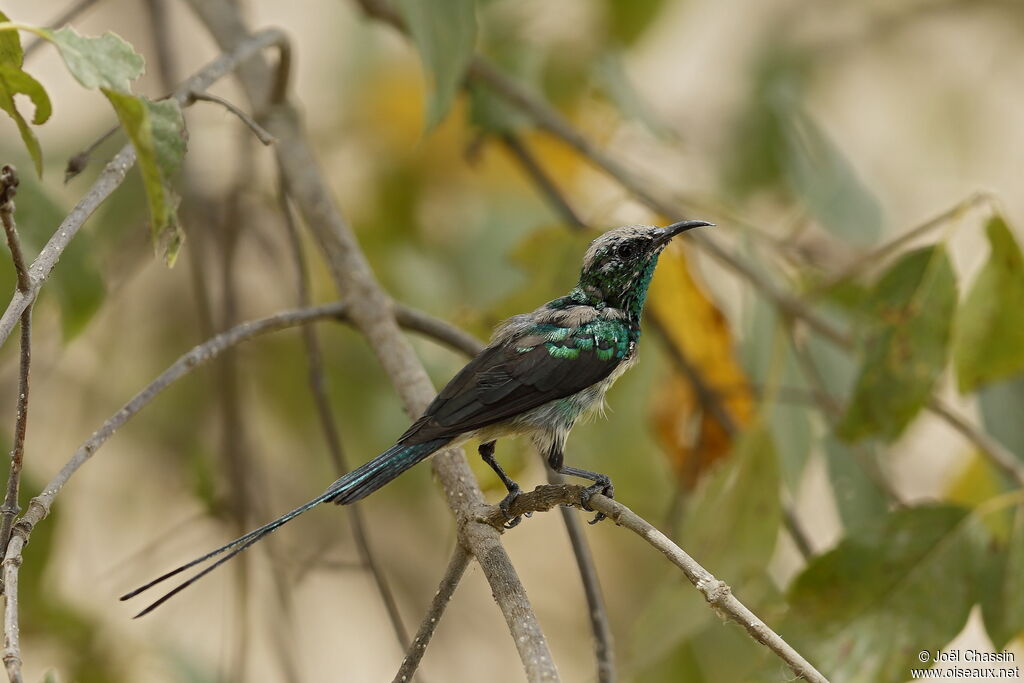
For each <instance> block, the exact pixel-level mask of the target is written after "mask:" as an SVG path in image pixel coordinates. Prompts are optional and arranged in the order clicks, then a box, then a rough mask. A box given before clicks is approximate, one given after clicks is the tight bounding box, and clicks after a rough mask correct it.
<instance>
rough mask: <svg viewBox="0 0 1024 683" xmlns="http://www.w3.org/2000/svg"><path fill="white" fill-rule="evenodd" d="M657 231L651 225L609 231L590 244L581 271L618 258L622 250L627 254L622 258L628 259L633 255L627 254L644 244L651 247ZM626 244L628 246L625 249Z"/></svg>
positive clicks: (628, 226)
mask: <svg viewBox="0 0 1024 683" xmlns="http://www.w3.org/2000/svg"><path fill="white" fill-rule="evenodd" d="M659 229H660V228H657V227H656V226H653V225H624V226H622V227H621V228H615V229H614V230H609V231H608V232H606V233H604V234H603V235H601V236H600V237H597V238H596V239H594V241H593V242H591V243H590V246H589V247H588V248H587V253H586V254H585V255H584V256H583V269H584V270H589V269H591V268H594V267H595V266H597V265H598V264H599V263H600V262H601V261H602V260H606V259H608V258H609V257H612V256H618V255H619V251H620V250H621V249H623V248H627V253H626V254H624V255H623V256H626V257H627V258H628V257H629V256H632V255H634V254H629V251H632V249H633V248H639V247H641V246H642V245H643V244H644V243H645V242H649V243H650V244H651V245H653V243H654V240H655V237H656V236H657V234H658V233H657V232H656V231H657V230H659ZM627 244H629V245H630V246H629V247H626V245H627Z"/></svg>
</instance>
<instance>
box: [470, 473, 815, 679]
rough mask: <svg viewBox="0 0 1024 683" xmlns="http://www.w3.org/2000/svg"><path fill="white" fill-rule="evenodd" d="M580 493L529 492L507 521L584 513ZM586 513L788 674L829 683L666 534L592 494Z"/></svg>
mask: <svg viewBox="0 0 1024 683" xmlns="http://www.w3.org/2000/svg"><path fill="white" fill-rule="evenodd" d="M583 490H584V487H582V486H572V485H567V484H563V485H558V486H552V485H548V486H538V487H537V488H535V489H534V490H533V491H530V492H528V493H523V494H521V495H520V496H519V497H518V498H516V499H515V500H514V501H513V502H512V505H511V507H510V509H509V514H511V515H524V514H526V513H527V512H544V511H547V510H550V509H552V508H554V507H557V506H564V505H570V506H572V507H576V508H580V509H582V508H583V503H582V501H581V499H580V495H581V493H582V492H583ZM588 504H589V506H590V507H592V508H593V509H594V510H597V511H598V512H603V513H604V514H605V515H606V516H607V517H608V518H609V519H611V520H613V521H614V522H615V523H616V524H617V525H618V526H623V527H626V528H627V529H629V530H630V531H632V532H634V533H636V534H637V535H639V536H640V537H641V538H643V539H644V540H645V541H647V542H648V543H650V544H651V545H652V546H654V547H655V548H656V549H657V550H659V551H660V552H661V553H662V554H664V555H665V557H667V558H668V559H669V561H671V562H672V564H674V565H676V566H677V567H679V569H681V570H682V572H683V574H685V575H686V578H687V579H689V581H690V583H692V584H693V585H694V586H695V587H696V588H697V590H699V591H700V592H701V593H702V594H703V595H704V599H705V600H707V601H708V604H709V605H711V607H712V608H713V609H714V610H715V611H716V612H717V613H718V614H722V615H725V616H726V617H728V618H729V619H731V620H732V621H735V622H736V623H737V624H739V625H740V626H742V627H743V628H744V629H746V631H747V632H748V633H749V634H750V635H751V637H752V638H753V639H754V640H756V641H757V642H759V643H761V644H762V645H764V646H765V647H767V648H768V649H769V650H771V651H772V652H774V653H775V654H776V655H777V656H778V657H779V658H780V659H782V661H784V662H785V663H786V665H787V666H789V668H790V669H792V671H793V673H794V674H796V675H797V676H799V677H802V678H804V679H805V680H808V681H812V682H815V683H828V681H827V679H826V678H825V677H824V676H823V675H822V674H821V673H820V672H819V671H818V670H817V669H815V668H814V666H812V665H811V664H810V663H809V662H808V661H807V660H806V659H804V657H803V656H802V655H801V654H800V653H799V652H797V651H796V650H794V649H793V648H792V647H791V646H790V645H789V644H788V643H786V641H784V640H783V639H782V638H781V637H780V636H779V635H778V634H777V633H776V632H775V631H773V630H772V629H771V628H769V627H768V625H767V624H765V623H764V622H763V621H762V620H761V619H760V618H758V616H757V615H755V614H754V613H753V612H751V611H750V610H749V609H748V608H747V607H746V606H745V605H744V604H743V603H742V602H740V601H739V600H738V599H737V598H736V596H734V595H733V594H732V589H731V588H729V586H728V584H726V583H725V582H724V581H720V580H719V579H717V578H715V577H714V575H712V574H711V572H709V571H708V570H706V569H704V567H702V566H701V565H700V564H698V563H697V561H696V560H694V559H693V558H692V557H690V556H689V555H688V554H687V553H686V552H685V551H684V550H683V549H682V548H680V547H679V546H678V545H676V544H675V543H673V542H672V540H671V539H669V538H668V536H666V535H665V534H663V533H662V532H661V531H659V530H658V529H657V528H655V527H654V526H653V525H652V524H651V523H650V522H648V521H647V520H645V519H644V518H642V517H641V516H640V515H638V514H636V513H635V512H633V511H632V510H630V509H629V508H628V507H626V506H625V505H623V504H622V503H620V502H618V501H616V500H612V499H611V498H607V497H606V496H603V495H600V494H596V495H594V496H592V497H591V498H590V500H589V501H588ZM506 519H507V518H506V517H505V513H503V512H502V511H501V510H500V509H498V506H496V505H495V506H493V507H492V508H491V509H489V510H488V511H487V512H486V514H485V515H484V516H483V517H482V518H481V521H484V522H486V523H488V524H491V525H494V526H495V527H496V528H501V527H502V525H503V524H504V523H505V520H506Z"/></svg>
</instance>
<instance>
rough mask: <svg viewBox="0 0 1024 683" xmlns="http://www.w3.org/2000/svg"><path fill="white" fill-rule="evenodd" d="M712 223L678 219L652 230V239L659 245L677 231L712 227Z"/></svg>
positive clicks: (668, 239) (677, 232)
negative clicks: (676, 221)
mask: <svg viewBox="0 0 1024 683" xmlns="http://www.w3.org/2000/svg"><path fill="white" fill-rule="evenodd" d="M714 225H715V224H714V223H708V222H707V221H679V222H678V223H673V224H672V225H666V226H665V227H663V228H657V229H655V230H654V240H655V243H656V244H658V245H659V246H660V245H662V244H667V243H668V242H669V241H670V240H671V239H672V238H673V237H675V236H676V235H678V234H679V233H683V232H686V231H687V230H692V229H693V228H704V227H714Z"/></svg>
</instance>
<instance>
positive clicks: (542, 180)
mask: <svg viewBox="0 0 1024 683" xmlns="http://www.w3.org/2000/svg"><path fill="white" fill-rule="evenodd" d="M500 140H501V142H502V144H503V145H505V148H506V149H507V150H508V151H509V152H510V153H511V154H512V158H513V159H515V160H516V162H518V163H519V165H520V166H521V167H522V168H523V170H524V171H525V172H526V175H528V176H529V177H530V179H531V180H532V181H533V184H534V185H535V186H536V187H537V189H538V190H540V192H541V194H542V195H543V196H544V198H545V199H546V200H547V201H548V204H550V205H551V208H552V209H554V211H555V213H556V214H558V215H559V216H561V217H562V220H563V221H565V224H566V225H568V226H569V227H570V228H573V229H574V230H585V229H586V228H587V224H586V223H584V222H583V219H581V218H580V217H579V215H578V214H577V213H576V211H575V210H574V209H573V208H572V205H571V204H569V201H568V200H567V199H566V198H565V195H563V194H562V191H561V190H559V189H558V185H556V184H555V181H554V180H552V179H551V177H550V176H549V175H548V174H547V171H545V170H544V168H543V167H542V166H541V165H540V163H539V162H538V161H537V159H536V158H535V157H534V156H533V152H531V151H530V148H529V147H528V146H527V145H526V143H525V142H524V141H523V140H522V139H521V138H520V137H519V136H518V135H516V134H515V133H502V134H501V136H500Z"/></svg>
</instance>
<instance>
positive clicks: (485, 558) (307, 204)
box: [189, 0, 559, 681]
mask: <svg viewBox="0 0 1024 683" xmlns="http://www.w3.org/2000/svg"><path fill="white" fill-rule="evenodd" d="M189 5H190V6H191V7H192V9H193V11H194V12H195V13H196V15H197V17H198V18H199V20H200V21H201V23H203V24H204V25H205V26H206V28H207V29H208V30H209V31H210V33H211V34H212V35H213V37H214V40H215V41H216V42H217V43H218V44H219V45H220V46H221V49H230V48H231V47H233V46H235V45H237V44H238V43H239V42H241V41H245V40H247V39H249V35H250V34H249V30H248V28H247V27H246V26H245V24H244V22H243V21H242V19H241V16H240V15H239V11H238V8H237V6H235V5H234V4H233V3H231V2H229V1H228V0H189ZM286 59H287V55H286V54H284V53H282V63H280V64H279V66H278V70H277V77H276V79H275V76H274V74H273V73H271V71H270V69H269V67H268V65H267V63H266V61H265V60H264V59H263V58H262V57H256V58H254V59H251V60H249V61H248V62H247V63H246V64H244V65H242V67H241V68H240V69H239V72H238V73H239V77H240V81H241V85H242V87H243V90H245V92H246V94H247V96H248V98H249V101H250V103H251V104H252V106H253V109H254V111H256V112H257V114H259V116H258V117H257V118H258V119H259V120H260V122H261V123H262V124H263V125H264V126H265V127H266V129H267V130H269V131H270V132H271V133H272V134H273V135H274V136H275V137H277V138H278V140H279V141H280V142H279V144H277V145H275V146H274V152H275V155H276V157H277V162H278V165H279V168H280V172H281V175H282V176H283V177H284V178H285V180H286V183H287V187H288V194H289V196H290V197H291V198H292V201H293V202H294V203H295V206H296V208H297V209H298V212H299V214H300V215H301V216H302V218H303V223H304V224H305V225H306V226H307V228H308V229H309V230H310V231H311V232H312V233H313V234H314V236H315V238H316V242H317V244H318V245H319V246H320V248H321V250H322V252H323V255H324V257H325V260H326V263H327V267H328V270H329V272H330V274H331V277H332V279H333V281H334V285H335V287H336V289H337V291H338V293H339V295H341V296H342V297H345V300H346V303H347V304H348V305H349V310H348V313H349V315H350V316H351V318H352V320H353V322H354V324H355V326H356V327H357V328H358V329H359V331H360V332H361V333H362V334H363V335H364V336H365V337H366V340H367V342H368V344H369V347H370V348H371V349H372V350H373V352H374V354H375V355H376V357H377V360H378V362H379V363H380V365H381V367H382V368H383V369H384V371H385V373H386V374H387V376H388V378H389V380H390V381H391V383H392V385H393V386H394V388H395V390H396V392H397V393H398V395H399V397H400V398H401V400H402V403H403V407H404V408H405V411H406V413H407V414H408V415H409V416H410V417H411V418H417V417H419V416H420V415H421V414H422V413H423V411H424V409H425V408H426V407H427V406H428V405H429V404H430V402H431V401H432V400H433V398H434V396H436V390H435V389H434V386H433V384H432V383H431V381H430V377H429V376H428V375H427V373H426V371H425V370H424V368H423V365H422V363H421V362H420V361H419V359H418V358H417V357H416V354H415V352H414V351H413V349H412V346H411V345H410V343H409V341H408V340H407V339H406V338H405V336H404V335H403V334H402V333H401V331H400V329H399V327H398V324H397V322H396V320H395V318H394V317H393V315H392V313H391V306H390V303H389V299H388V297H387V295H386V294H385V292H384V291H383V290H382V289H381V287H380V285H379V283H378V282H377V279H376V277H375V275H374V273H373V270H372V269H371V268H370V265H369V263H368V262H367V260H366V256H365V254H364V253H363V252H362V250H361V249H360V247H359V244H358V242H357V241H356V238H355V236H354V234H353V233H352V231H351V229H350V228H349V226H348V224H347V223H346V221H345V219H344V218H343V216H342V214H341V212H340V210H339V208H338V206H337V203H336V200H335V198H334V196H333V195H332V193H331V191H330V189H329V188H328V186H327V183H326V181H325V179H324V177H323V174H322V173H321V171H320V168H319V164H318V162H317V159H316V155H315V154H314V152H313V150H312V148H311V147H310V144H309V141H308V140H307V139H306V136H305V133H304V131H303V130H302V125H301V119H300V116H299V114H298V112H297V111H296V110H295V108H294V107H292V106H290V105H288V104H287V103H286V102H284V101H283V100H284V92H285V89H284V87H283V86H282V84H283V83H286V81H282V75H281V74H282V71H283V66H284V65H285V62H286ZM275 83H276V85H275ZM268 94H270V95H271V96H270V97H268ZM268 101H269V102H272V103H273V102H275V101H277V102H279V103H280V104H279V105H277V106H271V107H269V108H267V109H264V104H265V103H267V102H268ZM431 467H432V469H433V471H434V473H435V474H436V476H437V480H438V482H439V483H440V485H441V487H442V489H443V491H444V494H445V498H446V502H447V503H448V507H449V509H450V510H451V511H452V513H453V515H454V516H455V519H456V528H457V530H458V532H459V537H460V541H461V542H462V543H463V544H465V545H466V547H467V548H468V549H469V550H470V552H471V553H472V554H473V556H474V557H476V559H477V560H478V562H479V563H480V567H481V569H482V570H483V573H484V575H485V577H486V578H487V581H488V583H489V584H490V586H491V589H492V593H493V595H494V598H495V601H496V602H497V604H498V606H499V608H500V609H501V611H502V615H503V616H504V617H505V623H506V624H507V626H508V629H509V633H510V635H511V637H512V641H513V643H514V644H515V647H516V649H517V650H518V652H519V657H520V661H521V662H522V665H523V668H524V671H525V673H526V676H527V678H528V679H531V680H536V681H542V680H543V681H554V680H558V678H559V677H558V671H557V669H556V667H555V664H554V660H553V658H552V656H551V651H550V648H549V647H548V644H547V639H546V638H545V637H544V634H543V632H542V630H541V627H540V623H539V622H538V620H537V616H536V614H535V613H534V611H533V607H532V606H531V604H530V600H529V598H528V596H527V594H526V589H525V588H524V587H523V584H522V581H521V580H520V578H519V575H518V574H517V572H516V570H515V567H514V566H513V564H512V561H511V560H510V559H509V556H508V553H507V552H506V551H505V549H504V547H503V546H502V545H501V537H500V534H498V533H497V531H496V530H495V529H494V528H492V527H490V526H487V525H483V524H478V523H475V522H473V521H472V520H474V519H475V518H476V514H475V511H476V510H478V509H479V508H480V507H481V506H483V505H484V504H485V503H484V499H483V493H482V492H481V491H480V487H479V484H478V483H477V481H476V478H475V477H474V476H473V473H472V471H471V470H470V468H469V464H468V463H467V462H466V459H465V456H464V454H463V453H462V451H461V450H460V449H450V450H447V451H445V452H442V453H439V454H438V455H435V456H433V459H432V462H431Z"/></svg>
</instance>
